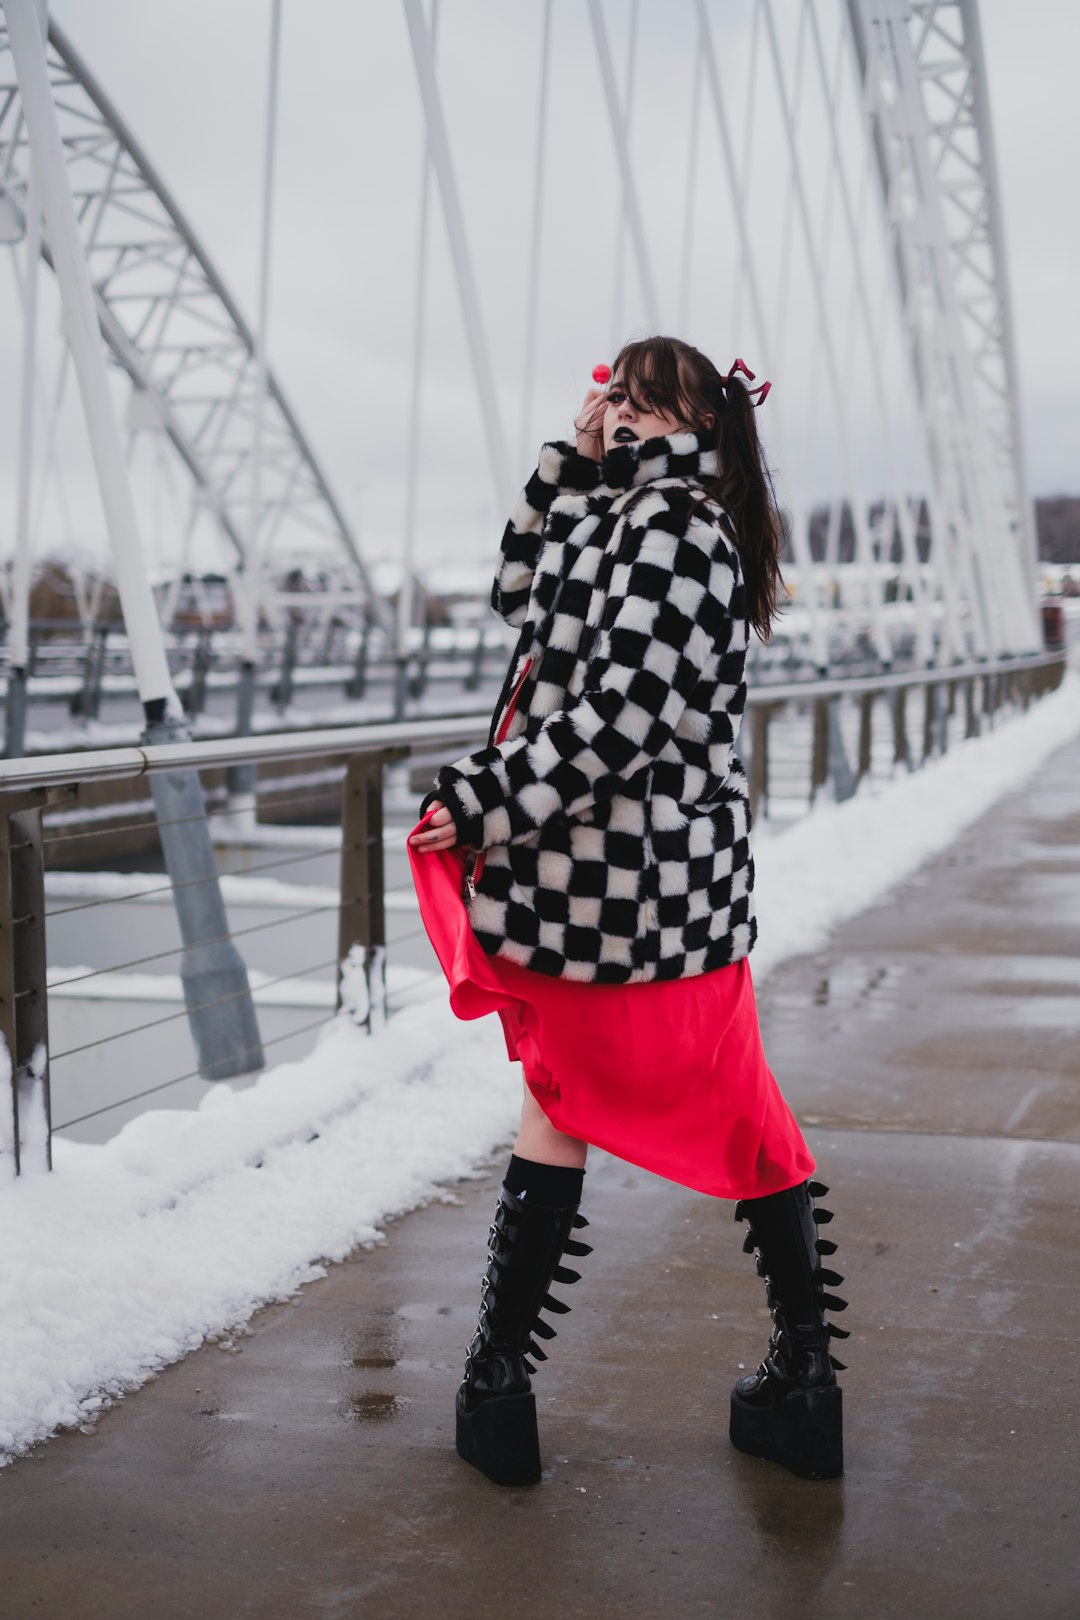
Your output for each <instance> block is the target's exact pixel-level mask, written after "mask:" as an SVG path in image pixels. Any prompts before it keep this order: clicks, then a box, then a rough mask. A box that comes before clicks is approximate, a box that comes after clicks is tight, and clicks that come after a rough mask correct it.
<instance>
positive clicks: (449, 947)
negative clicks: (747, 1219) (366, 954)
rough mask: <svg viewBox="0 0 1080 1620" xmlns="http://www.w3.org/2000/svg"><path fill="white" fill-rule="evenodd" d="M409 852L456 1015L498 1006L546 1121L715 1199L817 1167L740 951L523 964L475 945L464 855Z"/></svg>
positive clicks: (790, 1183) (744, 1194)
mask: <svg viewBox="0 0 1080 1620" xmlns="http://www.w3.org/2000/svg"><path fill="white" fill-rule="evenodd" d="M427 820H428V817H427V816H425V817H424V819H423V821H421V822H420V824H419V826H420V827H423V826H424V825H425V824H426V822H427ZM413 830H414V831H417V830H419V829H418V828H414V829H413ZM410 837H411V834H410ZM408 850H409V862H410V865H411V867H412V876H413V883H414V884H415V886H416V893H417V896H418V898H419V901H420V915H421V917H422V918H423V922H424V927H425V928H426V930H427V933H428V936H429V938H430V940H431V943H432V945H433V946H434V948H435V954H436V955H437V957H438V958H439V962H440V964H441V966H442V969H443V972H444V973H445V974H446V978H447V982H448V983H449V986H450V1006H451V1008H452V1010H453V1011H454V1013H455V1014H456V1015H457V1017H458V1018H463V1019H469V1018H482V1017H483V1016H484V1015H485V1014H486V1013H490V1012H497V1013H498V1014H499V1017H500V1019H501V1020H502V1026H503V1033H504V1034H505V1037H506V1049H507V1053H508V1055H509V1057H510V1061H511V1062H520V1063H521V1065H522V1067H523V1069H524V1074H525V1081H526V1084H527V1085H528V1087H529V1090H530V1091H531V1092H532V1094H533V1096H534V1097H535V1098H536V1100H537V1102H538V1103H539V1104H540V1107H541V1108H542V1109H543V1110H544V1113H545V1114H546V1115H547V1117H548V1119H549V1120H550V1121H551V1123H552V1124H553V1125H554V1126H555V1128H556V1130H559V1131H562V1132H564V1133H565V1134H566V1135H567V1136H573V1137H576V1138H578V1140H579V1141H583V1142H590V1143H592V1144H594V1145H595V1146H596V1147H599V1148H604V1149H606V1150H607V1152H609V1153H613V1154H615V1156H616V1157H617V1158H620V1159H625V1160H627V1161H628V1162H629V1163H630V1164H636V1165H640V1166H641V1168H642V1169H644V1170H651V1171H653V1172H654V1173H655V1174H657V1175H660V1176H665V1177H666V1178H667V1179H668V1180H670V1181H677V1182H680V1183H681V1184H682V1185H683V1186H686V1187H693V1188H695V1189H696V1190H697V1191H699V1192H703V1193H710V1194H712V1195H713V1196H715V1197H719V1198H761V1197H764V1196H765V1195H766V1194H768V1193H773V1192H782V1191H783V1190H784V1188H786V1187H794V1186H796V1185H797V1184H798V1183H799V1182H800V1181H805V1180H806V1179H807V1177H808V1176H810V1175H811V1174H812V1173H813V1170H814V1159H813V1157H812V1155H811V1153H810V1150H809V1148H808V1147H807V1145H806V1143H805V1141H804V1140H803V1136H802V1132H801V1131H800V1130H799V1127H798V1125H797V1124H796V1122H795V1118H794V1116H793V1114H792V1112H791V1110H790V1109H789V1108H788V1106H787V1103H786V1102H785V1101H784V1099H783V1097H782V1096H781V1094H780V1088H779V1086H778V1085H777V1083H776V1080H775V1078H774V1076H773V1074H772V1071H771V1070H770V1068H769V1066H768V1064H767V1063H766V1061H765V1053H764V1051H763V1049H762V1045H761V1033H760V1031H759V1029H758V1017H757V1005H756V1003H755V1001H754V986H753V983H752V980H751V977H750V964H749V961H748V960H747V959H746V958H744V959H743V960H742V961H741V962H735V963H733V964H732V965H731V966H730V967H725V968H717V969H715V970H714V971H713V972H712V973H703V974H700V975H698V976H696V977H694V978H688V979H665V980H659V981H656V982H654V983H650V984H619V985H608V984H581V983H577V982H573V981H571V980H567V979H558V978H553V977H551V976H550V975H548V974H545V973H533V972H530V971H529V970H528V969H527V968H522V967H519V966H518V965H517V964H516V963H515V962H509V961H506V960H505V959H504V958H502V957H498V956H489V955H488V954H487V952H486V951H485V950H484V949H483V947H482V946H481V945H480V943H479V941H478V940H477V938H476V935H475V934H474V933H473V931H472V929H471V927H470V926H469V918H468V913H467V911H466V909H465V904H464V902H463V900H462V897H461V896H462V883H463V875H464V856H463V854H462V852H461V851H460V850H456V849H450V850H442V851H439V852H436V853H434V854H430V855H421V854H418V853H417V851H416V850H415V849H414V848H413V846H412V845H411V844H409V845H408Z"/></svg>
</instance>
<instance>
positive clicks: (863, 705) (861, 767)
mask: <svg viewBox="0 0 1080 1620" xmlns="http://www.w3.org/2000/svg"><path fill="white" fill-rule="evenodd" d="M876 697H877V693H876V692H863V693H862V694H861V696H860V698H859V763H858V768H857V770H856V775H855V785H856V787H858V785H859V783H860V782H861V781H862V779H863V777H864V776H869V775H870V771H871V768H872V766H873V750H874V699H875V698H876Z"/></svg>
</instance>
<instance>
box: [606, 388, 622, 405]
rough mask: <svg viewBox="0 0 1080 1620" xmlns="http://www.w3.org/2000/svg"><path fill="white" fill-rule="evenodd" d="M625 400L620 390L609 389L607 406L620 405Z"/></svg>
mask: <svg viewBox="0 0 1080 1620" xmlns="http://www.w3.org/2000/svg"><path fill="white" fill-rule="evenodd" d="M625 398H626V395H625V394H624V393H623V391H622V389H621V388H611V389H609V390H608V404H609V405H621V404H622V402H623V400H624V399H625Z"/></svg>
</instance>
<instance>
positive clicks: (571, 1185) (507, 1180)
mask: <svg viewBox="0 0 1080 1620" xmlns="http://www.w3.org/2000/svg"><path fill="white" fill-rule="evenodd" d="M584 1184H585V1172H584V1170H572V1169H570V1168H569V1167H568V1166H567V1165H564V1164H537V1163H536V1161H535V1160H534V1159H519V1158H518V1156H517V1154H516V1153H513V1154H511V1155H510V1163H509V1164H508V1165H507V1168H506V1175H505V1176H504V1177H503V1186H504V1187H505V1188H506V1190H507V1192H512V1193H513V1194H514V1196H515V1198H523V1199H525V1200H527V1202H528V1203H530V1204H539V1205H540V1207H541V1208H542V1209H575V1208H576V1207H577V1205H578V1204H580V1203H581V1189H582V1187H583V1186H584Z"/></svg>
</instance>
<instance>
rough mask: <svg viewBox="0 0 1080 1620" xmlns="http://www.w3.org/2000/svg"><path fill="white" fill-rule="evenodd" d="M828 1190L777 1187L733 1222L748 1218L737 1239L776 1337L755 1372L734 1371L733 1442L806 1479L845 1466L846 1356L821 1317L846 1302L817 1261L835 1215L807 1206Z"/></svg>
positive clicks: (827, 1246) (824, 1252) (808, 1184)
mask: <svg viewBox="0 0 1080 1620" xmlns="http://www.w3.org/2000/svg"><path fill="white" fill-rule="evenodd" d="M828 1190H829V1189H828V1188H827V1187H825V1186H822V1184H821V1183H820V1182H818V1181H803V1182H800V1183H799V1184H798V1185H797V1186H795V1187H788V1188H787V1189H786V1190H785V1191H783V1192H777V1193H768V1194H766V1195H765V1196H764V1197H760V1198H744V1199H741V1200H740V1202H739V1203H738V1204H737V1206H736V1209H735V1218H736V1219H737V1220H748V1221H749V1222H750V1231H749V1233H748V1235H747V1241H746V1244H745V1245H744V1247H745V1248H747V1249H748V1250H756V1251H757V1254H758V1273H759V1275H760V1276H762V1277H764V1279H765V1282H766V1291H767V1299H768V1303H769V1306H770V1308H771V1310H772V1313H773V1334H772V1338H771V1339H770V1341H769V1348H768V1351H767V1352H766V1355H765V1359H764V1361H763V1362H762V1363H761V1366H760V1367H759V1368H758V1370H757V1372H755V1373H748V1374H747V1375H746V1377H745V1378H740V1379H739V1381H738V1382H737V1384H736V1385H735V1388H734V1390H733V1391H732V1397H731V1429H730V1433H731V1439H732V1441H733V1443H734V1444H735V1445H736V1446H737V1447H738V1448H739V1450H740V1451H746V1452H749V1454H750V1455H751V1456H752V1457H766V1458H768V1459H770V1460H771V1461H772V1462H779V1463H783V1465H784V1466H785V1467H786V1468H790V1469H791V1471H792V1472H793V1473H796V1474H801V1475H802V1476H803V1477H804V1478H807V1479H832V1478H834V1477H835V1476H836V1475H837V1474H840V1473H842V1472H843V1467H844V1441H843V1418H842V1401H841V1394H840V1390H839V1388H838V1386H837V1383H836V1373H837V1371H843V1363H842V1362H840V1361H836V1360H835V1359H834V1358H833V1356H832V1355H831V1354H830V1349H829V1346H830V1342H831V1340H832V1339H834V1338H837V1339H846V1338H847V1337H848V1335H847V1333H845V1332H844V1331H843V1330H842V1329H841V1328H838V1327H835V1326H834V1325H833V1324H832V1323H829V1322H826V1320H825V1312H826V1311H842V1310H844V1309H845V1306H846V1301H844V1300H842V1299H838V1298H837V1297H836V1295H835V1294H831V1293H828V1292H827V1290H828V1289H830V1288H834V1287H836V1286H837V1284H839V1283H842V1282H843V1280H844V1279H843V1278H842V1277H841V1276H840V1275H839V1273H837V1272H835V1271H831V1270H830V1269H829V1268H828V1267H827V1266H826V1265H825V1264H824V1260H825V1259H826V1258H828V1257H829V1256H831V1255H832V1254H833V1253H834V1252H835V1250H836V1244H835V1243H833V1242H832V1241H831V1240H829V1239H827V1238H824V1237H820V1236H819V1235H818V1229H819V1227H821V1226H824V1225H826V1224H827V1223H828V1222H829V1221H831V1220H832V1212H831V1211H830V1210H827V1209H821V1208H820V1207H819V1208H815V1207H814V1199H815V1197H817V1196H820V1195H821V1194H822V1193H826V1192H828Z"/></svg>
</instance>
